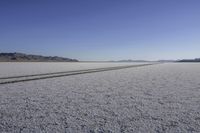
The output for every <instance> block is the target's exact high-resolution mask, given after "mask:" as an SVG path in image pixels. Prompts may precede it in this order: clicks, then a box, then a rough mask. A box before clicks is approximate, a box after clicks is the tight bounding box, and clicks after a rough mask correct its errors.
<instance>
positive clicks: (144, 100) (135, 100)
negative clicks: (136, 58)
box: [0, 63, 200, 133]
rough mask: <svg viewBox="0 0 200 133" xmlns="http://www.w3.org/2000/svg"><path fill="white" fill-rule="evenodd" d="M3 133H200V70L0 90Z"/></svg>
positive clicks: (187, 67)
mask: <svg viewBox="0 0 200 133" xmlns="http://www.w3.org/2000/svg"><path fill="white" fill-rule="evenodd" d="M0 132H17V133H18V132H22V133H26V132H37V133H38V132H50V133H55V132H58V133H65V132H73V133H74V132H113V133H120V132H144V133H146V132H176V133H177V132H181V133H182V132H200V64H198V63H196V64H192V63H165V64H158V65H153V66H145V67H138V68H128V69H122V70H114V71H106V72H99V73H91V74H84V75H75V76H69V77H60V78H52V79H46V80H37V81H30V82H24V83H15V84H7V85H1V86H0Z"/></svg>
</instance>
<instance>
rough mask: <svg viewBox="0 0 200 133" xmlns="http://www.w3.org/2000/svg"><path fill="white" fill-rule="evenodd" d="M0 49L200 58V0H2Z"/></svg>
mask: <svg viewBox="0 0 200 133" xmlns="http://www.w3.org/2000/svg"><path fill="white" fill-rule="evenodd" d="M0 52H24V53H31V54H42V55H58V56H64V57H70V58H77V59H79V60H120V59H145V60H157V59H181V58H196V57H200V0H0Z"/></svg>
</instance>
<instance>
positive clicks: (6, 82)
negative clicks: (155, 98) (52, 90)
mask: <svg viewBox="0 0 200 133" xmlns="http://www.w3.org/2000/svg"><path fill="white" fill-rule="evenodd" d="M157 64H158V63H157ZM159 64H160V63H159ZM150 65H156V64H143V65H132V66H123V67H111V68H101V69H93V70H89V71H78V72H75V73H67V74H61V75H52V76H51V75H50V76H45V77H38V78H31V79H21V80H20V79H19V80H13V81H5V82H0V85H4V84H13V83H19V82H27V81H34V80H42V79H50V78H57V77H65V76H72V75H81V74H87V73H88V74H89V73H96V72H104V71H112V70H120V69H126V68H134V67H143V66H150Z"/></svg>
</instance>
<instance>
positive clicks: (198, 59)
mask: <svg viewBox="0 0 200 133" xmlns="http://www.w3.org/2000/svg"><path fill="white" fill-rule="evenodd" d="M178 62H200V58H196V59H183V60H179V61H178Z"/></svg>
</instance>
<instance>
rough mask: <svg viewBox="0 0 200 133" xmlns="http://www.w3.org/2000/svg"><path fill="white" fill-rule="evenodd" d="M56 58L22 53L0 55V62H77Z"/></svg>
mask: <svg viewBox="0 0 200 133" xmlns="http://www.w3.org/2000/svg"><path fill="white" fill-rule="evenodd" d="M77 61H78V60H76V59H69V58H63V57H57V56H42V55H28V54H24V53H0V62H77Z"/></svg>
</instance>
